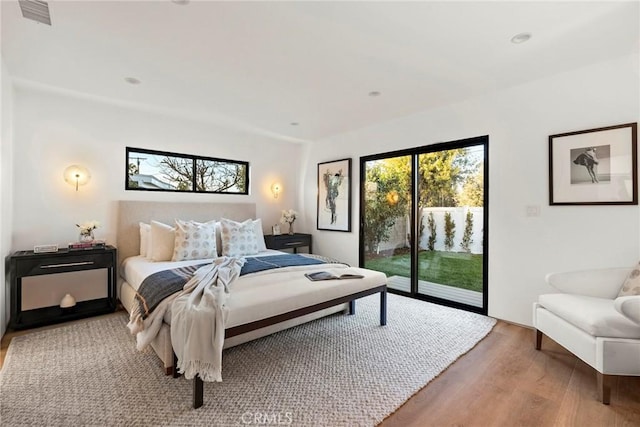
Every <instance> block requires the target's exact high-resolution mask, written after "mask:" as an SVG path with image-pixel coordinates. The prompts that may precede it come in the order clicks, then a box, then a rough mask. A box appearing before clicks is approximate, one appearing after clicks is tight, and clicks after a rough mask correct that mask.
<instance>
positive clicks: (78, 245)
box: [69, 240, 106, 251]
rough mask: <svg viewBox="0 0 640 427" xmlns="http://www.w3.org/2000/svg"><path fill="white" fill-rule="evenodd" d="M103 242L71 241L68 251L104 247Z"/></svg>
mask: <svg viewBox="0 0 640 427" xmlns="http://www.w3.org/2000/svg"><path fill="white" fill-rule="evenodd" d="M105 246H106V245H105V243H104V241H103V240H94V241H93V242H71V243H69V250H70V251H82V250H89V249H104V248H105Z"/></svg>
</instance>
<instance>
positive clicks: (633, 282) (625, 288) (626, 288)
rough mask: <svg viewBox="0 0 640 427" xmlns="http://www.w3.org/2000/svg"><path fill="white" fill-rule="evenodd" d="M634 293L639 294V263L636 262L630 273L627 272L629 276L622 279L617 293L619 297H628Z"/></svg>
mask: <svg viewBox="0 0 640 427" xmlns="http://www.w3.org/2000/svg"><path fill="white" fill-rule="evenodd" d="M634 295H640V263H638V264H636V266H635V267H634V268H633V270H631V273H629V276H628V277H627V279H626V280H625V281H624V284H623V285H622V288H620V292H619V293H618V296H619V297H630V296H634Z"/></svg>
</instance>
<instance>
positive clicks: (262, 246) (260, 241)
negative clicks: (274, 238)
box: [253, 218, 267, 252]
mask: <svg viewBox="0 0 640 427" xmlns="http://www.w3.org/2000/svg"><path fill="white" fill-rule="evenodd" d="M253 225H254V227H255V228H256V240H257V241H258V242H257V243H258V252H262V251H266V250H267V245H266V243H265V242H264V233H263V232H262V220H261V219H260V218H258V219H256V220H255V221H253Z"/></svg>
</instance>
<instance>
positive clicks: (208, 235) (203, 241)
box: [171, 219, 218, 261]
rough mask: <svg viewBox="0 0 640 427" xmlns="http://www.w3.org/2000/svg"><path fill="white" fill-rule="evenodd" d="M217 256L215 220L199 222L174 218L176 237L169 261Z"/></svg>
mask: <svg viewBox="0 0 640 427" xmlns="http://www.w3.org/2000/svg"><path fill="white" fill-rule="evenodd" d="M217 256H218V252H217V250H216V222H215V221H209V222H205V223H199V222H195V221H182V220H179V219H176V237H175V244H174V247H173V257H172V258H171V261H186V260H189V259H204V258H216V257H217Z"/></svg>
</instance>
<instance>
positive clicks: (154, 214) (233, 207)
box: [117, 200, 256, 266]
mask: <svg viewBox="0 0 640 427" xmlns="http://www.w3.org/2000/svg"><path fill="white" fill-rule="evenodd" d="M255 217H256V205H255V203H176V202H142V201H128V200H120V201H119V202H118V226H117V242H118V243H117V244H118V266H120V265H121V264H122V261H123V260H124V259H125V258H127V257H130V256H134V255H138V254H139V253H140V226H139V223H140V222H146V223H149V221H151V220H156V221H160V222H163V223H165V224H173V223H174V220H175V219H183V220H194V221H202V222H205V221H209V220H212V219H220V218H229V219H232V220H235V221H242V220H245V219H248V218H252V219H255Z"/></svg>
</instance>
